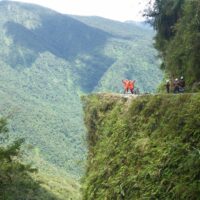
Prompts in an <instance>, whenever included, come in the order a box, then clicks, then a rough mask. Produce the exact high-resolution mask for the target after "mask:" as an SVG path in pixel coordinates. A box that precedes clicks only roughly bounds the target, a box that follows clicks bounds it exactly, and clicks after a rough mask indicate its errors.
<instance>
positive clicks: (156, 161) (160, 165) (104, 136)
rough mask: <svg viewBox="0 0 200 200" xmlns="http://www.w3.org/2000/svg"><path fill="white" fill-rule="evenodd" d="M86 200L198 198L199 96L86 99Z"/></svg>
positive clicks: (119, 96) (84, 196) (112, 95)
mask: <svg viewBox="0 0 200 200" xmlns="http://www.w3.org/2000/svg"><path fill="white" fill-rule="evenodd" d="M83 103H84V110H85V124H86V126H87V129H88V135H87V141H88V145H89V154H88V165H87V173H86V175H85V178H84V181H83V182H84V184H83V199H84V200H93V199H95V200H102V199H126V200H134V199H137V200H140V199H141V200H143V199H180V200H185V199H194V200H196V199H199V196H200V187H199V180H200V177H199V174H200V168H199V165H200V156H199V149H200V109H199V105H200V94H199V93H196V94H180V95H173V94H172V95H171V94H170V95H167V94H165V95H143V96H132V97H130V96H129V97H127V96H126V97H124V96H122V95H116V94H115V95H114V94H106V93H105V94H94V95H89V96H86V97H84V98H83Z"/></svg>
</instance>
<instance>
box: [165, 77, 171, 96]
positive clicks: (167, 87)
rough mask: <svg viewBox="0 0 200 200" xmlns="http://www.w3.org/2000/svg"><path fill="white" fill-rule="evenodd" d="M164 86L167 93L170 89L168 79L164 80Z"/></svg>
mask: <svg viewBox="0 0 200 200" xmlns="http://www.w3.org/2000/svg"><path fill="white" fill-rule="evenodd" d="M165 87H166V91H167V93H169V91H170V82H169V80H166V84H165Z"/></svg>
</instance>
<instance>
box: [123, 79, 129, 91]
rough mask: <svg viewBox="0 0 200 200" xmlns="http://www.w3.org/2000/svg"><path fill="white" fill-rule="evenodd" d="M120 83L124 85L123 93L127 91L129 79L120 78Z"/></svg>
mask: <svg viewBox="0 0 200 200" xmlns="http://www.w3.org/2000/svg"><path fill="white" fill-rule="evenodd" d="M122 83H123V85H124V94H125V93H126V92H128V89H129V80H127V79H126V80H122Z"/></svg>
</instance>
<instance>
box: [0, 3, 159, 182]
mask: <svg viewBox="0 0 200 200" xmlns="http://www.w3.org/2000/svg"><path fill="white" fill-rule="evenodd" d="M81 19H82V20H81ZM84 20H85V18H82V17H79V19H78V18H77V19H75V18H74V16H73V17H71V16H68V15H62V14H59V13H57V12H54V11H52V10H49V9H45V8H43V7H40V6H35V5H31V4H24V3H17V2H9V1H3V2H0V30H1V31H0V44H1V45H0V71H1V73H0V98H1V101H0V108H1V109H0V113H1V114H2V115H4V116H7V115H10V114H11V115H12V121H11V123H10V124H9V128H10V131H11V135H12V136H11V137H14V138H18V137H22V138H25V140H26V141H27V143H28V144H29V145H32V147H33V149H32V150H30V155H29V158H30V159H31V160H32V161H33V162H34V165H35V166H36V167H37V168H39V169H42V170H44V172H47V171H51V172H50V174H51V175H53V174H55V173H56V172H55V171H58V173H56V174H59V173H61V174H62V173H64V174H65V176H64V177H66V179H67V173H68V174H70V175H71V176H73V177H75V178H80V176H81V175H82V174H83V173H84V160H85V158H86V151H87V150H86V149H87V148H86V144H85V128H84V124H83V119H82V118H83V117H82V116H83V114H82V106H81V102H80V95H81V94H83V93H89V92H92V91H117V92H119V91H121V90H122V84H121V79H123V78H130V79H136V80H137V87H140V89H141V91H149V92H152V91H154V90H155V88H156V86H157V84H158V83H159V81H160V80H161V79H162V74H161V71H160V70H159V69H158V68H157V66H158V63H157V62H156V58H155V56H156V52H155V50H154V49H153V47H152V45H151V42H152V37H153V34H154V32H153V30H152V29H143V28H141V27H139V26H136V25H133V24H127V23H121V22H116V21H110V20H106V19H102V18H93V17H91V18H87V20H88V21H87V22H83V21H84ZM95 24H96V25H95ZM108 27H109V29H108ZM122 27H123V28H122ZM147 30H148V31H147ZM141 46H142V47H141ZM149 75H151V76H149ZM52 170H53V171H52Z"/></svg>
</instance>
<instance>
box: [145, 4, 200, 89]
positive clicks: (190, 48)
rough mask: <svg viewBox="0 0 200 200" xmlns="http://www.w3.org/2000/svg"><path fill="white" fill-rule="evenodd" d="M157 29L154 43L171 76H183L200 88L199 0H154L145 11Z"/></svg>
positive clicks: (163, 65)
mask: <svg viewBox="0 0 200 200" xmlns="http://www.w3.org/2000/svg"><path fill="white" fill-rule="evenodd" d="M146 15H147V16H148V18H149V21H150V22H151V24H152V25H153V27H154V29H155V30H156V31H157V32H156V37H155V47H156V48H157V49H158V50H159V52H160V55H161V58H162V60H163V63H162V68H163V69H165V70H166V74H167V76H168V77H169V78H170V79H172V80H173V79H174V78H176V77H178V78H179V77H180V76H182V75H183V76H184V77H185V79H186V82H187V85H188V90H192V91H199V90H200V56H199V55H200V1H199V0H155V2H154V4H153V6H150V7H149V9H148V10H147V11H146Z"/></svg>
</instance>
